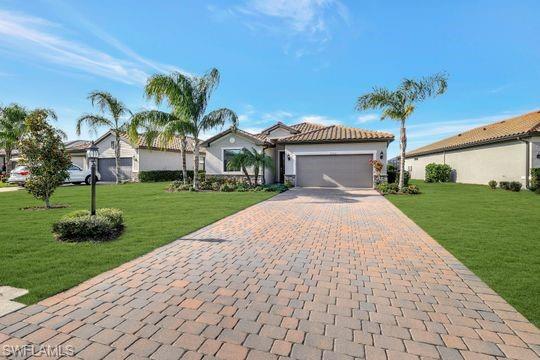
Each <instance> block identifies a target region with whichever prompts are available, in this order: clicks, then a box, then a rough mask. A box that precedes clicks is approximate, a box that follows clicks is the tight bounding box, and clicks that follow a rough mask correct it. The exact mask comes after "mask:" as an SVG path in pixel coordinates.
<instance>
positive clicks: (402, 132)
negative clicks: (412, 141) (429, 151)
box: [399, 119, 407, 190]
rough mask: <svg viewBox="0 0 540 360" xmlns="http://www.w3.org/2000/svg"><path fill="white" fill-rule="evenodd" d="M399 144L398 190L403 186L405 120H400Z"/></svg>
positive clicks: (405, 144)
mask: <svg viewBox="0 0 540 360" xmlns="http://www.w3.org/2000/svg"><path fill="white" fill-rule="evenodd" d="M400 135H401V136H400V143H399V150H400V154H399V190H401V189H403V187H404V186H405V149H406V148H407V133H406V129H405V119H402V120H401V129H400Z"/></svg>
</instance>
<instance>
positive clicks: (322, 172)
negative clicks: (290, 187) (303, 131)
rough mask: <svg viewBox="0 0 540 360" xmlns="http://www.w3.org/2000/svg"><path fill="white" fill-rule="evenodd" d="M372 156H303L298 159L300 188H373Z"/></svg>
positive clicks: (297, 172)
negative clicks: (370, 161)
mask: <svg viewBox="0 0 540 360" xmlns="http://www.w3.org/2000/svg"><path fill="white" fill-rule="evenodd" d="M372 158H373V157H372V155H302V156H297V157H296V177H297V185H298V186H324V187H360V188H370V187H372V186H373V167H372V166H371V164H370V163H369V160H370V159H372Z"/></svg>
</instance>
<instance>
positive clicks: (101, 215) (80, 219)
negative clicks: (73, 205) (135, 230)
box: [53, 208, 124, 242]
mask: <svg viewBox="0 0 540 360" xmlns="http://www.w3.org/2000/svg"><path fill="white" fill-rule="evenodd" d="M123 228H124V216H123V214H122V211H120V210H118V209H107V208H106V209H98V210H97V211H96V216H91V215H90V212H89V211H87V210H77V211H74V212H72V213H69V214H67V215H65V216H64V217H63V218H62V219H60V220H58V221H57V222H55V223H54V224H53V233H54V234H55V236H56V238H57V239H58V240H60V241H68V242H81V241H105V240H111V239H114V238H116V237H118V235H120V233H121V232H122V230H123Z"/></svg>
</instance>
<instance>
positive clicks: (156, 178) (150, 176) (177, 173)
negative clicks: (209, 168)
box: [139, 170, 205, 182]
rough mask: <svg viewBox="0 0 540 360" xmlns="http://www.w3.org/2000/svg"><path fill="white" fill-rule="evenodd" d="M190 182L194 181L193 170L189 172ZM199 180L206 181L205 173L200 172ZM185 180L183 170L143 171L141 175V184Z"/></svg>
mask: <svg viewBox="0 0 540 360" xmlns="http://www.w3.org/2000/svg"><path fill="white" fill-rule="evenodd" d="M187 176H188V180H189V181H190V179H193V170H188V171H187ZM199 178H200V180H201V181H204V178H205V174H204V171H199ZM175 180H183V178H182V170H152V171H141V172H140V173H139V181H140V182H161V181H175Z"/></svg>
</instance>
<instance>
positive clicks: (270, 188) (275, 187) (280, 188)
mask: <svg viewBox="0 0 540 360" xmlns="http://www.w3.org/2000/svg"><path fill="white" fill-rule="evenodd" d="M261 187H262V191H267V192H280V193H281V192H284V191H287V190H289V188H288V187H287V186H286V185H284V184H271V185H261Z"/></svg>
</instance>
